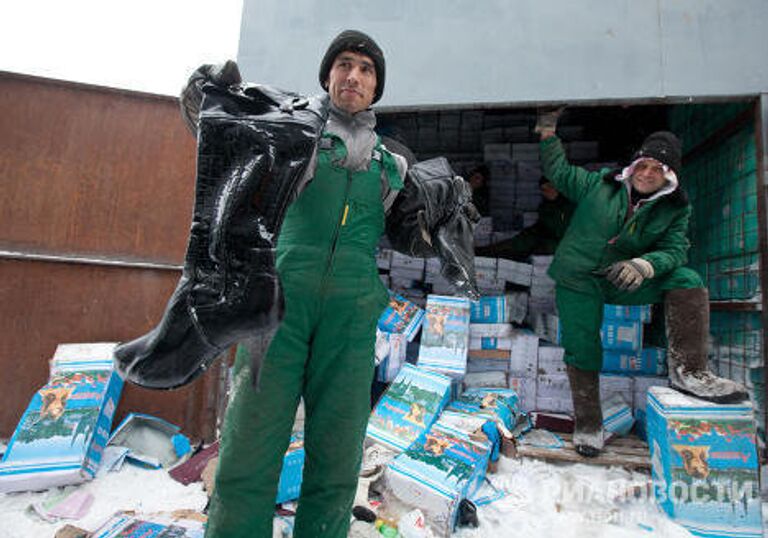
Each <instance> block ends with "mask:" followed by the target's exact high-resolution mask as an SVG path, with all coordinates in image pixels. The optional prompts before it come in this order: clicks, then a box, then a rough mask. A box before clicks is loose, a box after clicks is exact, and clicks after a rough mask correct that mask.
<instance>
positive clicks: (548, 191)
mask: <svg viewBox="0 0 768 538" xmlns="http://www.w3.org/2000/svg"><path fill="white" fill-rule="evenodd" d="M541 195H542V196H543V197H544V199H545V200H547V201H548V202H553V201H555V200H556V199H557V197H558V196H559V195H560V193H559V192H557V189H556V188H555V186H554V185H552V183H550V182H549V181H545V182H544V183H542V184H541Z"/></svg>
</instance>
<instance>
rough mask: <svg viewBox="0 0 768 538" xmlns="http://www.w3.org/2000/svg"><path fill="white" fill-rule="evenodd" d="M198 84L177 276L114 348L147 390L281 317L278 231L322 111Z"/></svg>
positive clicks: (179, 378)
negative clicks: (149, 325)
mask: <svg viewBox="0 0 768 538" xmlns="http://www.w3.org/2000/svg"><path fill="white" fill-rule="evenodd" d="M203 92H204V94H205V98H204V99H203V103H202V108H201V112H200V120H199V125H198V128H199V132H198V157H197V183H196V193H195V208H194V216H193V220H192V226H191V230H190V238H189V244H188V247H187V254H186V257H185V261H184V270H183V273H182V276H181V279H180V280H179V283H178V285H177V287H176V291H175V292H174V293H173V295H172V296H171V298H170V300H169V302H168V306H167V307H166V310H165V313H164V314H163V318H162V320H161V321H160V324H159V325H158V326H157V327H156V328H155V329H153V330H152V331H150V332H149V333H147V334H145V335H144V336H141V337H139V338H137V339H136V340H133V341H131V342H127V343H124V344H121V345H120V346H118V347H117V348H116V350H115V363H116V368H117V370H118V371H119V372H120V373H121V375H122V376H123V377H124V378H125V379H127V380H129V381H131V382H133V383H135V384H137V385H141V386H143V387H148V388H157V389H169V388H175V387H178V386H181V385H185V384H187V383H189V382H190V381H192V380H193V379H195V378H196V377H197V376H199V375H200V374H201V373H203V372H204V371H205V370H206V369H207V368H208V367H209V366H210V364H211V363H212V362H213V361H214V359H216V357H218V356H219V355H220V354H221V353H222V352H223V351H225V350H226V349H227V348H228V347H229V346H231V345H232V344H234V343H236V342H238V341H240V340H243V339H245V338H249V337H253V336H256V335H259V334H265V333H268V332H269V331H271V330H273V329H274V328H275V327H276V326H277V324H278V323H279V322H280V320H281V319H282V315H283V295H282V291H281V288H280V282H279V279H278V276H277V272H276V269H275V246H276V242H277V235H278V233H279V231H280V226H281V225H282V222H283V218H284V216H285V211H286V209H287V207H288V204H289V203H290V202H291V201H292V200H293V199H294V197H295V195H296V189H297V186H298V184H299V182H300V181H301V180H302V178H303V176H304V174H305V172H306V170H307V167H308V165H309V162H310V159H311V156H312V153H313V151H314V147H315V145H316V143H317V140H318V139H319V137H320V135H321V134H322V130H323V126H324V124H325V120H326V117H327V99H325V98H322V99H313V100H307V99H304V98H302V97H300V96H298V95H296V94H292V93H287V92H283V91H280V90H276V89H273V88H269V87H266V86H255V85H247V86H246V85H242V86H232V87H230V88H221V87H218V86H215V85H212V84H207V85H205V86H204V87H203Z"/></svg>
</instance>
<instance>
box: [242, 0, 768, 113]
mask: <svg viewBox="0 0 768 538" xmlns="http://www.w3.org/2000/svg"><path fill="white" fill-rule="evenodd" d="M346 28H357V29H360V30H363V31H365V32H367V33H369V34H370V35H372V36H373V37H374V38H375V39H376V40H377V41H378V42H379V44H380V45H381V47H382V48H383V49H384V52H385V54H386V57H387V81H386V92H385V95H384V98H383V99H382V101H381V102H380V105H383V106H412V105H419V106H423V105H466V104H483V103H510V102H529V101H558V100H564V101H568V100H592V99H646V98H661V97H669V96H672V97H686V96H723V95H744V94H756V93H760V92H764V91H766V89H768V62H766V61H765V58H768V38H766V33H767V32H768V1H766V0H735V1H723V0H657V1H655V2H652V1H648V0H644V1H638V0H578V1H575V2H574V1H568V0H557V1H549V2H540V1H535V0H482V1H477V0H474V1H472V0H420V1H418V2H412V1H409V0H390V1H389V2H378V1H370V0H367V1H366V0H354V1H353V0H336V1H334V2H333V3H328V2H313V1H311V0H279V1H278V0H245V1H244V7H243V21H242V28H241V37H240V48H239V53H238V61H239V63H240V65H241V68H242V71H243V73H244V76H245V77H246V79H247V80H250V81H254V82H263V83H268V84H273V85H276V86H281V87H284V88H287V89H294V90H298V91H301V92H302V93H316V92H318V91H320V87H319V84H318V82H317V67H318V65H319V63H320V59H321V57H322V55H323V52H324V51H325V49H326V47H327V45H328V43H329V42H330V40H331V39H332V38H333V36H335V35H336V34H337V33H338V32H339V31H341V30H343V29H346Z"/></svg>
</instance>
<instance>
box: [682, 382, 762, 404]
mask: <svg viewBox="0 0 768 538" xmlns="http://www.w3.org/2000/svg"><path fill="white" fill-rule="evenodd" d="M670 388H673V389H675V390H676V391H678V392H682V393H683V394H686V395H688V396H693V397H694V398H697V399H699V400H704V401H705V402H712V403H718V404H736V403H741V402H743V401H745V400H746V401H749V395H748V394H747V393H746V392H734V393H733V394H728V395H726V396H712V397H704V396H701V395H700V394H696V393H694V392H691V391H689V390H686V389H683V388H681V387H678V386H677V385H672V384H670Z"/></svg>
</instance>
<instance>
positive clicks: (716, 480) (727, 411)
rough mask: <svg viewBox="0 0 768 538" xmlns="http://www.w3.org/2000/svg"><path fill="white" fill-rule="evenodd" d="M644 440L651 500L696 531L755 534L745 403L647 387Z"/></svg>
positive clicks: (759, 531)
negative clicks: (649, 466)
mask: <svg viewBox="0 0 768 538" xmlns="http://www.w3.org/2000/svg"><path fill="white" fill-rule="evenodd" d="M647 413H648V418H647V421H648V422H647V426H648V445H649V447H650V451H651V464H652V473H653V479H654V490H655V494H656V499H657V501H658V503H659V504H660V506H661V507H662V509H663V510H664V511H665V512H666V513H667V514H668V515H669V516H670V517H672V518H673V519H674V520H675V521H676V522H678V523H680V524H681V525H683V526H684V527H686V528H687V529H688V530H689V531H691V532H692V533H694V534H696V535H698V536H708V537H754V538H757V537H760V536H763V527H762V517H761V503H760V491H759V486H758V475H759V467H758V460H757V449H756V446H755V423H754V419H753V416H752V405H751V404H750V402H749V401H745V402H743V403H741V404H733V405H721V404H715V403H711V402H706V401H703V400H699V399H698V398H693V397H691V396H687V395H685V394H682V393H680V392H677V391H675V390H673V389H671V388H669V387H651V388H650V389H649V390H648V406H647Z"/></svg>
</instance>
